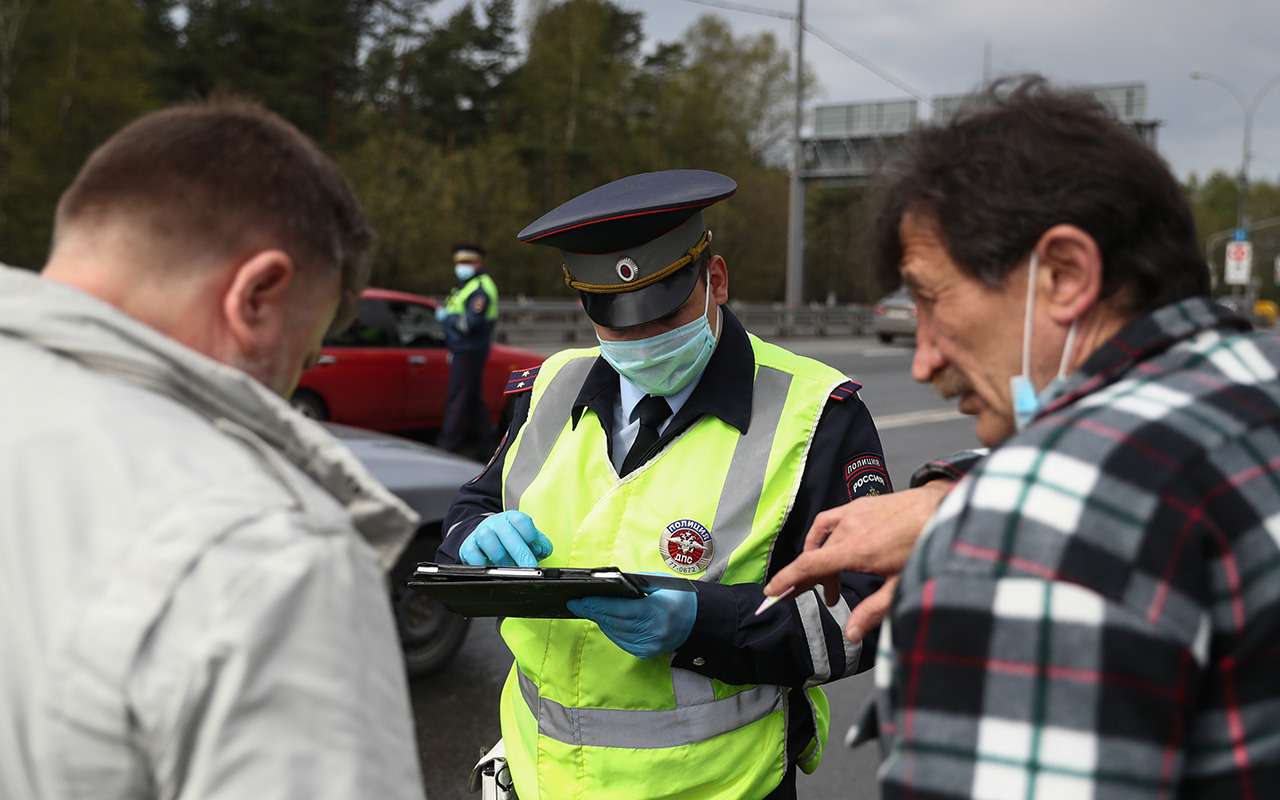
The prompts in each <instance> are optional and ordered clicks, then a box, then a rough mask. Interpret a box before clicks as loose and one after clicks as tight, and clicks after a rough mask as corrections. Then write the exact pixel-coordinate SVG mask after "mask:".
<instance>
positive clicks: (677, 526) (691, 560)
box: [658, 519, 714, 575]
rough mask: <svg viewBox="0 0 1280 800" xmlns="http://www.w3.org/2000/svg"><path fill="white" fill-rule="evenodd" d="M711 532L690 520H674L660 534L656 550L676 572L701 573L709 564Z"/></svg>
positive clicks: (711, 548) (686, 573) (711, 546)
mask: <svg viewBox="0 0 1280 800" xmlns="http://www.w3.org/2000/svg"><path fill="white" fill-rule="evenodd" d="M713 547H714V546H713V545H712V543H711V532H710V531H708V530H707V529H706V528H705V527H703V526H702V525H701V524H699V523H697V522H694V521H693V520H691V519H681V520H676V521H675V522H673V523H671V524H670V525H668V526H667V529H666V530H665V531H663V532H662V541H661V542H660V543H659V544H658V550H659V551H660V552H661V553H662V560H663V561H665V562H667V566H668V567H671V568H672V569H673V570H675V571H676V572H679V573H681V574H684V575H689V574H691V573H694V572H702V571H703V570H704V569H706V568H707V565H708V564H710V563H711V553H712V550H713Z"/></svg>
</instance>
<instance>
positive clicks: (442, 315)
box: [436, 306, 449, 322]
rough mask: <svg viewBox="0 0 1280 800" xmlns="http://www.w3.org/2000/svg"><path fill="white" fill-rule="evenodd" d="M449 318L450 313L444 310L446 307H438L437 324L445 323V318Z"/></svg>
mask: <svg viewBox="0 0 1280 800" xmlns="http://www.w3.org/2000/svg"><path fill="white" fill-rule="evenodd" d="M447 316H449V312H448V311H445V310H444V306H436V322H444V318H445V317H447Z"/></svg>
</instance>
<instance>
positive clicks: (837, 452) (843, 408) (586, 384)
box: [438, 306, 892, 761]
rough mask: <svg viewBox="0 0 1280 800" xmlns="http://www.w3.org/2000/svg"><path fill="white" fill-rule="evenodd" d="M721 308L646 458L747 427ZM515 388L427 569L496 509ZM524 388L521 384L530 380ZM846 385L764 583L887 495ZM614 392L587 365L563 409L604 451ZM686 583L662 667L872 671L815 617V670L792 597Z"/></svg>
mask: <svg viewBox="0 0 1280 800" xmlns="http://www.w3.org/2000/svg"><path fill="white" fill-rule="evenodd" d="M721 311H722V312H723V314H724V325H723V332H722V334H721V337H720V342H719V344H718V345H717V347H716V350H715V352H714V353H713V354H712V356H711V360H710V361H709V362H708V363H707V367H706V370H705V371H704V372H703V374H702V377H701V378H700V379H699V382H698V385H697V387H696V388H695V389H694V391H693V394H691V395H690V396H689V399H688V401H686V402H685V404H684V406H683V407H682V408H681V409H680V411H679V412H678V413H677V414H676V415H675V416H674V417H673V418H672V419H671V423H670V424H669V425H668V426H667V428H666V430H665V431H664V432H663V433H662V436H661V438H660V439H659V440H658V444H657V445H656V446H655V448H654V450H653V453H655V454H656V453H657V452H659V451H660V450H661V449H662V448H663V447H665V446H666V444H667V443H669V442H671V441H672V440H673V439H675V437H677V436H679V435H680V434H681V433H682V432H683V431H685V430H686V429H688V428H689V427H690V426H692V425H693V424H694V423H696V422H697V421H698V420H699V419H701V418H702V417H704V416H715V417H718V418H720V419H721V420H723V421H724V422H726V423H728V424H729V425H732V426H734V427H735V428H737V429H738V430H739V431H745V430H746V429H747V425H748V422H749V421H750V419H751V400H752V384H753V379H754V376H755V362H754V358H753V355H752V351H751V344H750V340H749V339H748V338H747V334H746V331H745V329H744V328H743V327H742V324H741V323H740V322H738V320H737V318H736V317H734V315H733V313H732V312H730V311H729V310H728V309H727V308H725V307H723V306H722V307H721ZM521 382H522V381H519V380H517V381H514V382H513V388H516V389H517V391H519V394H517V395H516V398H517V399H516V403H515V406H514V416H513V418H512V421H511V428H510V430H509V431H508V433H507V435H506V437H505V438H504V439H503V442H502V444H501V445H500V446H499V448H498V451H497V453H495V455H494V457H493V459H492V460H491V461H490V463H489V465H488V466H487V467H486V468H485V470H484V472H482V473H481V474H480V475H478V476H477V477H476V478H475V479H474V480H472V481H471V482H470V483H469V484H467V485H466V486H464V487H462V490H461V492H460V494H459V496H458V498H457V500H455V501H454V504H453V507H452V508H450V509H449V513H448V515H447V516H446V517H445V521H444V525H445V530H446V531H447V532H448V533H447V535H446V538H445V540H444V544H443V545H442V546H441V548H440V551H439V554H438V560H439V561H441V562H443V563H457V562H458V561H459V558H458V548H459V547H461V545H462V542H463V541H464V540H465V539H466V538H467V536H468V535H470V533H471V531H472V530H473V529H474V528H475V527H476V525H478V524H479V523H480V521H481V520H482V519H483V518H484V516H485V515H488V514H492V513H497V512H501V511H503V510H504V509H503V507H502V467H503V463H504V461H505V460H506V457H507V450H508V448H509V447H510V446H511V442H512V441H513V440H514V439H515V436H516V433H517V432H518V431H519V429H520V426H521V425H523V424H524V421H525V418H526V416H527V415H528V411H529V396H530V395H529V392H528V391H527V388H526V387H522V386H515V384H518V383H521ZM523 382H526V383H527V384H528V386H529V387H531V386H532V376H530V377H529V378H528V379H527V380H526V381H523ZM857 388H858V385H857V384H855V383H853V382H852V381H849V382H847V383H844V384H841V386H840V387H838V388H837V389H836V391H834V392H833V393H832V395H831V398H830V399H829V400H828V401H827V405H826V408H825V409H824V410H823V413H822V417H821V420H820V421H819V423H818V429H817V432H816V433H815V435H814V438H813V443H812V446H811V448H810V450H809V456H808V459H807V461H806V463H805V469H804V474H803V477H802V478H801V482H800V490H799V493H798V495H797V497H796V500H795V503H794V505H793V506H792V509H791V513H790V514H789V515H788V517H787V519H786V522H785V523H784V524H783V526H782V530H781V532H780V533H779V535H778V538H777V541H776V543H775V545H774V548H773V552H772V553H771V555H770V558H769V563H768V567H767V577H769V578H771V577H773V575H774V574H775V573H776V572H777V571H778V570H779V569H781V568H782V567H784V566H786V565H787V564H788V563H790V562H791V561H792V560H793V559H794V558H795V557H796V556H798V555H799V554H800V552H801V551H802V549H803V548H804V538H805V534H806V533H808V531H809V527H810V525H811V524H812V523H813V519H814V517H815V516H817V514H818V513H819V512H820V511H824V510H826V509H829V508H832V507H834V506H838V505H842V504H844V503H847V502H849V501H850V500H851V499H853V498H854V497H858V496H862V495H867V494H876V493H884V492H889V491H892V486H891V485H890V482H889V473H888V471H887V468H886V466H885V463H884V454H883V452H882V450H881V447H880V437H879V435H878V434H877V433H876V429H875V425H874V424H873V423H872V421H871V415H870V414H869V413H868V412H867V408H866V406H865V405H863V404H862V401H861V400H859V399H858V396H857V394H856V391H857ZM619 391H620V390H619V386H618V375H617V373H615V372H614V371H613V368H612V367H610V366H609V364H608V362H606V361H605V360H604V359H602V358H598V359H597V360H596V363H595V364H594V366H593V367H592V368H591V371H590V372H589V373H588V374H587V378H586V380H585V381H583V385H582V389H581V390H580V391H579V392H578V397H577V399H576V400H575V401H574V404H573V415H572V422H573V424H574V425H575V426H576V425H577V424H578V423H579V422H580V421H581V420H582V417H583V415H584V412H585V410H586V409H588V408H589V409H591V411H593V412H594V413H595V415H596V417H597V418H598V419H599V420H600V424H601V426H602V427H603V428H604V431H605V441H606V442H608V443H609V447H610V449H612V447H613V429H614V419H613V414H614V405H615V401H616V400H617V399H618V393H619ZM610 455H612V454H610ZM534 523H535V524H536V523H537V520H536V519H535V520H534ZM842 583H843V595H844V598H845V601H846V602H847V603H848V605H849V607H850V608H852V607H853V606H854V605H856V604H857V603H858V602H859V601H860V600H862V599H863V598H865V597H866V596H868V595H869V594H871V593H872V592H874V591H875V590H876V589H878V588H879V587H880V585H881V583H882V580H881V579H880V578H879V577H876V576H873V575H863V574H854V573H846V574H845V575H844V576H843V578H842ZM696 586H697V590H698V614H697V619H696V621H695V622H694V625H693V630H692V632H691V633H690V634H689V638H688V640H687V641H685V643H684V644H683V645H682V646H681V647H680V648H679V650H677V652H676V653H675V655H674V658H673V660H672V664H673V666H676V667H681V668H683V669H688V670H692V671H694V672H698V673H701V674H703V675H706V676H708V677H712V678H716V679H718V680H721V681H724V682H726V683H732V684H750V683H763V684H773V685H780V686H792V687H800V686H804V685H805V684H806V682H808V683H815V682H822V681H823V680H824V678H823V677H822V676H823V675H824V674H825V675H826V676H827V677H826V678H825V680H835V679H838V678H841V677H843V676H845V675H849V674H853V673H855V672H861V671H863V670H865V669H867V668H869V667H870V666H871V665H872V663H873V660H874V653H875V649H876V645H875V640H876V634H875V633H871V634H869V635H868V636H867V638H866V640H865V641H864V642H863V646H862V648H861V650H860V651H859V655H858V658H857V663H856V664H846V663H845V650H844V645H843V639H842V637H843V631H842V630H841V627H840V624H839V623H838V622H837V621H836V620H834V619H832V618H831V616H830V615H826V614H824V615H823V616H822V620H823V623H822V625H823V635H824V638H825V639H826V650H827V653H828V657H829V658H830V663H829V664H822V665H815V664H814V663H813V658H812V657H811V655H810V652H811V648H810V643H809V641H808V637H807V636H806V634H805V630H804V626H803V623H802V621H801V618H800V611H799V609H798V607H797V605H796V602H795V600H794V599H792V600H789V601H784V603H782V604H780V606H785V607H786V609H785V610H786V613H767V614H761V615H760V616H758V617H757V616H755V610H756V608H757V607H758V606H759V605H760V602H761V600H763V598H764V594H763V590H762V589H763V584H738V585H722V584H713V583H701V582H699V583H697V584H696ZM815 676H816V677H815ZM790 708H791V715H790V719H789V726H790V728H789V731H788V737H787V739H788V756H789V757H790V760H791V761H794V760H795V758H796V756H797V755H798V754H799V751H800V750H801V749H803V747H804V746H805V744H806V743H807V742H808V741H809V739H810V738H811V737H812V735H813V731H814V722H813V719H812V716H811V714H810V712H809V706H808V704H807V703H794V704H792V705H791V706H790Z"/></svg>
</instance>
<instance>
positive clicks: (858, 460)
mask: <svg viewBox="0 0 1280 800" xmlns="http://www.w3.org/2000/svg"><path fill="white" fill-rule="evenodd" d="M844 485H845V488H846V489H848V490H849V499H850V500H855V499H857V498H859V497H868V496H871V495H877V494H888V493H889V492H890V491H892V489H891V488H890V486H889V472H888V471H887V470H886V469H885V468H884V458H883V457H882V456H881V455H880V454H879V453H859V454H858V455H856V456H854V457H853V458H852V459H850V460H849V462H848V463H847V464H845V465H844Z"/></svg>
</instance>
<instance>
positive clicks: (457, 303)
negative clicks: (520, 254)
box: [444, 272, 498, 322]
mask: <svg viewBox="0 0 1280 800" xmlns="http://www.w3.org/2000/svg"><path fill="white" fill-rule="evenodd" d="M476 289H483V290H484V293H485V294H486V295H488V297H489V308H488V310H487V311H485V312H484V318H485V319H487V320H489V321H490V322H493V321H494V320H495V319H497V318H498V284H496V283H494V282H493V278H490V277H489V273H487V272H481V273H478V274H476V275H473V276H472V277H471V280H469V281H467V282H466V283H464V284H463V285H462V288H461V289H454V290H453V291H452V292H450V293H449V298H448V299H447V300H445V301H444V310H445V313H446V314H466V313H467V306H466V303H467V298H468V297H470V296H471V295H472V293H474V292H475V290H476Z"/></svg>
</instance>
